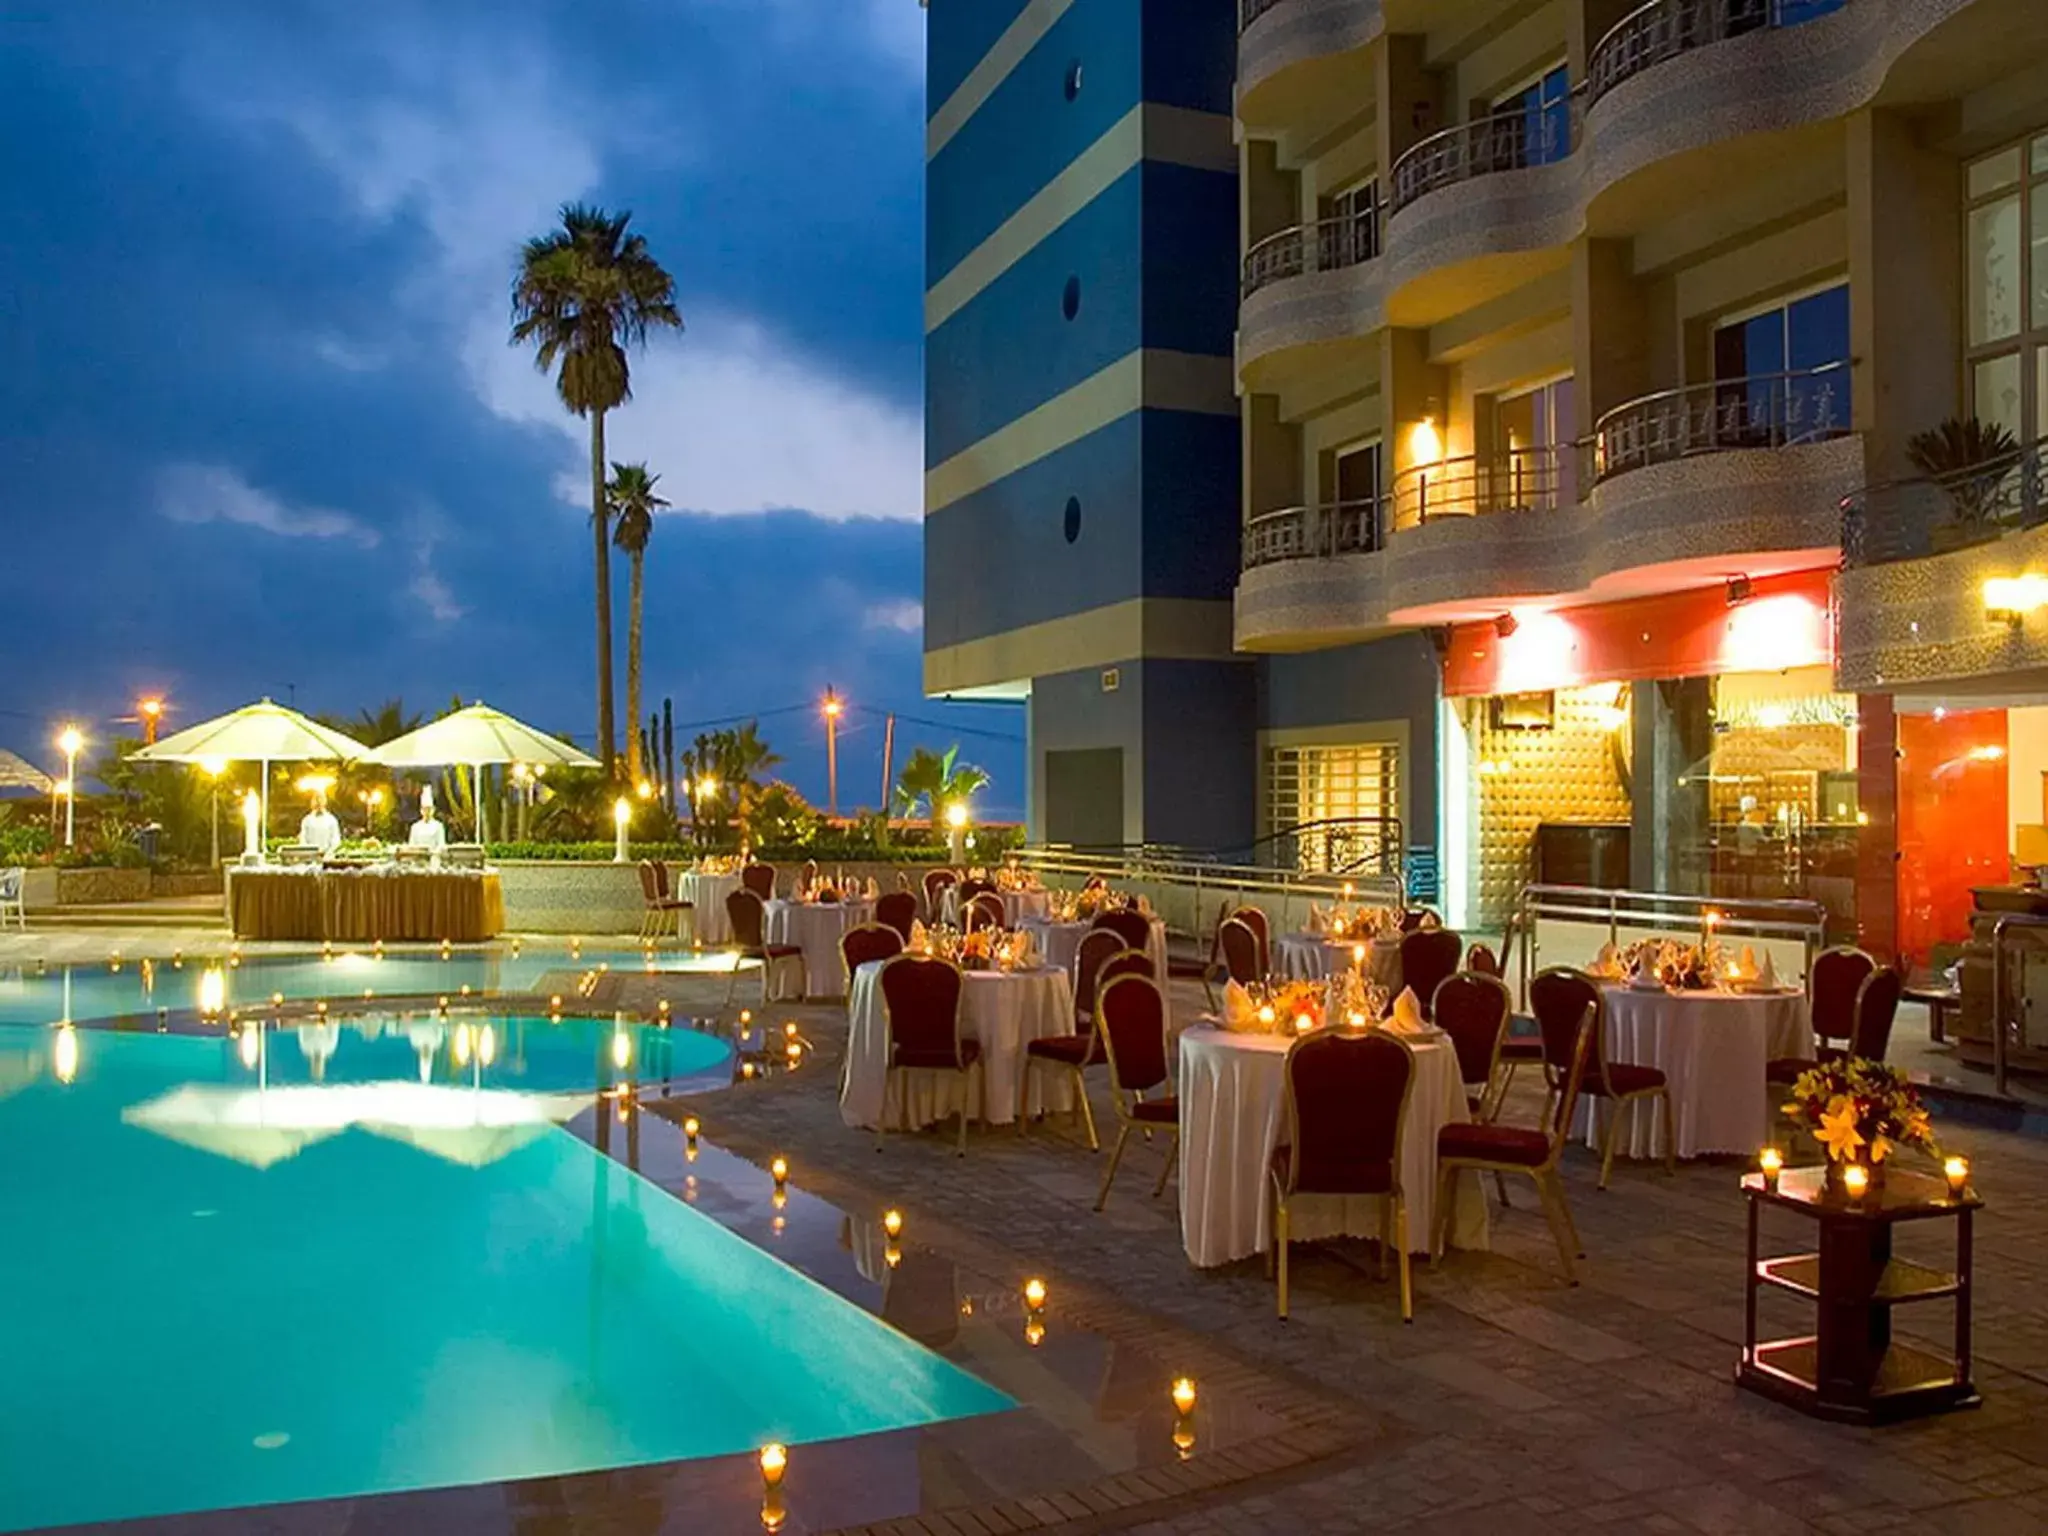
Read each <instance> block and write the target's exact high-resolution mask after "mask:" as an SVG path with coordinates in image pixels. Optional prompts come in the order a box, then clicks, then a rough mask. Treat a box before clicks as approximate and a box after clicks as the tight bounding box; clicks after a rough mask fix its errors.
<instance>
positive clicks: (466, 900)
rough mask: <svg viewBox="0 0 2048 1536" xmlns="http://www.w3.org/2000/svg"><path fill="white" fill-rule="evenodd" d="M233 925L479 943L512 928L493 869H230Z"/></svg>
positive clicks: (242, 930) (363, 938)
mask: <svg viewBox="0 0 2048 1536" xmlns="http://www.w3.org/2000/svg"><path fill="white" fill-rule="evenodd" d="M228 925H229V927H230V928H232V929H233V931H234V935H235V937H236V938H238V939H333V940H337V941H340V942H344V943H358V942H362V943H367V942H370V941H372V940H376V939H384V940H386V941H388V942H391V943H404V942H408V941H411V942H417V943H435V942H438V941H440V940H442V939H447V940H449V941H450V942H451V943H457V944H473V943H476V942H478V941H480V940H483V939H490V938H495V937H496V936H497V935H498V934H500V933H502V932H503V931H504V928H505V892H504V887H503V886H502V885H501V884H500V883H499V880H498V876H497V874H496V873H495V872H494V871H491V870H475V869H462V870H450V869H438V870H411V869H397V868H392V867H388V866H387V867H379V868H373V869H361V870H350V869H230V870H229V871H228Z"/></svg>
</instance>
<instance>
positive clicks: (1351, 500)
mask: <svg viewBox="0 0 2048 1536" xmlns="http://www.w3.org/2000/svg"><path fill="white" fill-rule="evenodd" d="M1330 479H1331V490H1332V491H1333V492H1334V494H1333V496H1332V497H1331V502H1332V505H1331V508H1330V520H1329V529H1330V531H1329V534H1328V536H1327V543H1328V547H1327V548H1326V549H1325V551H1324V552H1325V553H1326V554H1333V555H1342V554H1354V553H1357V552H1359V551H1362V550H1374V549H1378V548H1379V547H1380V445H1379V440H1378V439H1377V438H1375V439H1374V440H1373V441H1371V442H1369V443H1351V444H1348V445H1347V446H1345V447H1343V448H1339V449H1338V450H1337V452H1336V454H1335V463H1333V464H1332V465H1331V467H1330Z"/></svg>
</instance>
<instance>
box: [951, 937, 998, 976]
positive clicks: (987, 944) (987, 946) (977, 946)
mask: <svg viewBox="0 0 2048 1536" xmlns="http://www.w3.org/2000/svg"><path fill="white" fill-rule="evenodd" d="M1002 939H1003V935H1001V934H999V933H997V932H996V930H995V929H993V928H977V929H975V930H974V931H973V932H972V933H967V934H962V935H961V937H960V951H959V954H958V955H957V956H956V957H955V958H956V959H958V960H959V962H960V964H961V966H962V968H963V969H966V970H970V971H985V970H987V969H988V968H989V967H990V966H992V965H993V964H995V959H996V949H997V947H998V945H1000V943H1001V942H1002Z"/></svg>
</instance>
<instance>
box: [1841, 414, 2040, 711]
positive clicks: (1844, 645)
mask: <svg viewBox="0 0 2048 1536" xmlns="http://www.w3.org/2000/svg"><path fill="white" fill-rule="evenodd" d="M1841 535H1842V571H1841V574H1840V575H1839V576H1838V577H1836V579H1835V609H1836V620H1835V623H1836V634H1835V668H1836V678H1837V682H1838V684H1839V685H1840V686H1841V687H1843V688H1846V689H1853V690H1856V691H1859V692H1902V691H1908V690H1910V689H1912V688H1914V687H1916V686H1923V685H1926V686H1937V685H1938V686H1943V687H1948V686H1953V685H1957V684H1963V685H1971V686H1974V687H1975V688H1976V689H1979V690H1983V691H1995V690H1997V689H1998V688H1999V687H2000V686H2001V685H2002V686H2004V687H2005V688H2008V689H2025V690H2027V691H2030V692H2037V691H2039V689H2040V688H2041V686H2042V683H2043V679H2044V678H2048V625H2044V624H2043V623H2042V622H2041V620H2040V618H2039V617H2038V615H2031V614H2030V612H2029V611H2027V610H2030V609H2031V607H2032V604H2033V601H2034V597H2033V594H2034V593H2036V592H2038V590H2039V588H2040V584H2041V578H2042V577H2043V576H2044V575H2048V444H2040V443H2037V444H2035V445H2034V446H2032V447H2030V448H2027V449H2025V450H2023V451H2022V452H2019V453H2016V454H2011V455H2008V456H2007V457H2005V458H2003V459H2000V460H1997V461H1995V462H1993V463H1990V464H1986V465H1983V466H1981V467H1978V468H1974V469H1969V470H1964V471H1959V472H1957V473H1955V474H1950V475H1944V476H1937V477H1927V478H1917V479H1910V480H1895V481H1890V482H1887V483H1883V484H1878V485H1870V486H1865V487H1863V488H1862V489H1860V490H1857V491H1855V492H1852V493H1851V494H1850V495H1848V496H1845V497H1843V498H1842V503H1841ZM2014 577H2023V578H2031V580H2030V581H2027V582H2024V583H2022V584H2021V591H2022V592H2023V593H2025V594H2026V596H2025V598H2024V600H2023V601H2016V600H2014V599H2012V598H2010V597H2008V596H2006V595H2004V594H2003V593H2002V592H2001V590H2000V589H1999V588H1998V587H1997V586H1995V585H1993V584H1994V583H1997V582H1999V581H2002V580H2003V581H2010V580H2011V579H2012V578H2014ZM2001 602H2003V603H2005V604H2006V605H2007V606H2006V607H2005V608H2003V609H2001V608H2000V607H1999V604H2000V603H2001Z"/></svg>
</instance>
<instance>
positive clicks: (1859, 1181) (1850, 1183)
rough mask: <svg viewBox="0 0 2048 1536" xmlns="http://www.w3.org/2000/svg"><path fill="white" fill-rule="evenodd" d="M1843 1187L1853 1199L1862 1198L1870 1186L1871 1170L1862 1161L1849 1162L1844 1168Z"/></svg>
mask: <svg viewBox="0 0 2048 1536" xmlns="http://www.w3.org/2000/svg"><path fill="white" fill-rule="evenodd" d="M1842 1188H1843V1189H1845V1190H1847V1191H1848V1194H1849V1198H1850V1199H1851V1200H1861V1199H1862V1198H1863V1196H1864V1194H1865V1192H1866V1191H1867V1190H1869V1188H1870V1170H1869V1169H1868V1168H1866V1167H1864V1166H1863V1165H1862V1164H1861V1163H1851V1164H1849V1166H1848V1167H1846V1168H1844V1169H1843V1170H1842Z"/></svg>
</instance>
